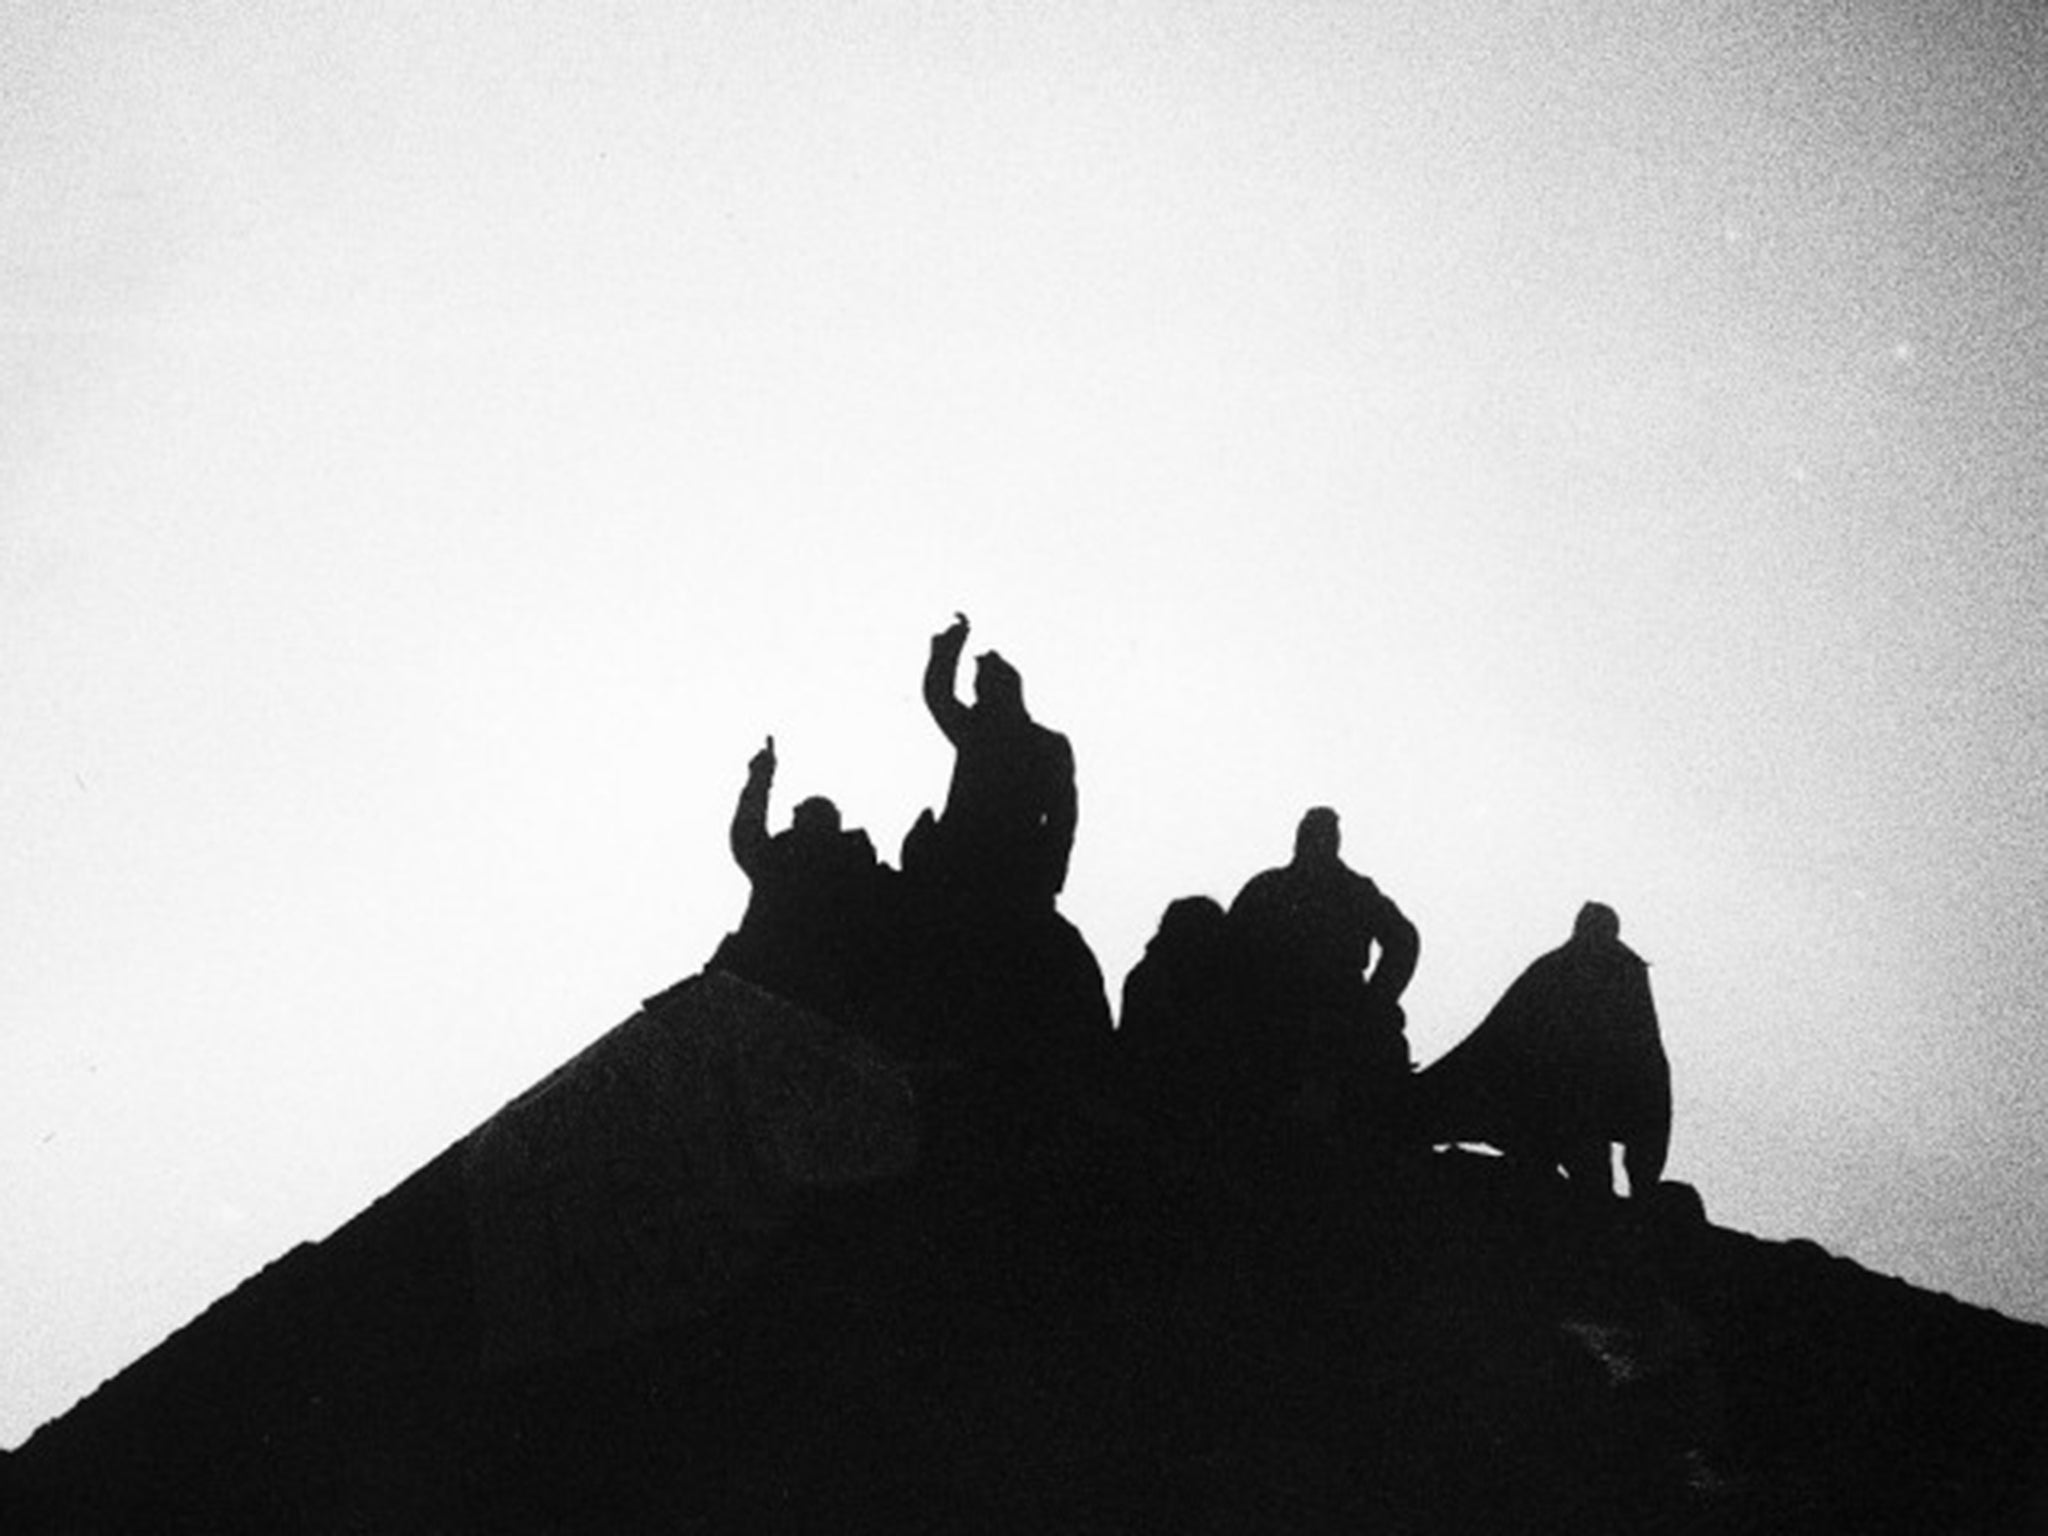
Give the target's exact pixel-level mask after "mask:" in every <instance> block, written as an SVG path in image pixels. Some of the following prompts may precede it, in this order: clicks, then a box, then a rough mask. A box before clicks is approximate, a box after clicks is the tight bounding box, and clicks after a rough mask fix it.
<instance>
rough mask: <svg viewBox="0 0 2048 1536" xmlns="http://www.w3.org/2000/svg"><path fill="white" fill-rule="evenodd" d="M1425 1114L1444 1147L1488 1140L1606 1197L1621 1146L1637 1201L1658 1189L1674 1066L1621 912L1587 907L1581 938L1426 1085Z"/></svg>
mask: <svg viewBox="0 0 2048 1536" xmlns="http://www.w3.org/2000/svg"><path fill="white" fill-rule="evenodd" d="M1415 1112H1416V1117H1417V1122H1418V1127H1419V1129H1420V1130H1421V1131H1422V1132H1423V1134H1425V1135H1426V1136H1427V1137H1428V1139H1429V1140H1431V1141H1433V1142H1445V1141H1481V1142H1485V1143H1487V1144H1489V1145H1491V1146H1494V1147H1497V1148H1499V1149H1500V1150H1501V1151H1502V1152H1503V1153H1505V1154H1507V1155H1508V1156H1510V1157H1517V1158H1525V1159H1527V1160H1529V1161H1531V1162H1534V1163H1537V1164H1540V1165H1541V1166H1543V1167H1544V1168H1557V1167H1562V1168H1563V1169H1564V1170H1565V1172H1566V1174H1567V1175H1568V1176H1569V1177H1570V1178H1571V1180H1572V1182H1573V1183H1574V1184H1583V1185H1586V1186H1588V1187H1590V1188H1594V1189H1597V1190H1599V1191H1601V1192H1602V1193H1605V1194H1611V1193H1613V1187H1614V1184H1613V1180H1614V1174H1613V1156H1612V1153H1611V1151H1610V1147H1611V1145H1612V1144H1613V1143H1616V1142H1619V1143H1620V1144H1621V1147H1622V1157H1623V1166H1624V1167H1625V1168H1626V1170H1627V1173H1628V1186H1629V1194H1630V1195H1631V1197H1633V1198H1636V1199H1642V1198H1644V1197H1646V1196H1647V1195H1649V1193H1650V1192H1651V1191H1652V1190H1654V1189H1655V1188H1656V1186H1657V1181H1658V1180H1659V1179H1660V1178H1661V1177H1662V1176H1663V1173H1664V1158H1665V1154H1666V1152H1667V1151H1668V1149H1669V1147H1670V1143H1671V1066H1670V1063H1669V1062H1668V1060H1667V1059H1666V1058H1665V1055H1664V1042H1663V1039H1662V1037H1661V1036H1660V1034H1659V1033H1658V1029H1657V1009H1656V1005H1655V1004H1654V1003H1653V1002H1652V1001H1651V998H1650V974H1649V967H1648V965H1647V964H1645V963H1644V961H1643V959H1642V957H1641V956H1640V955H1638V954H1636V952H1635V951H1634V950H1632V949H1630V948H1629V947H1628V946H1627V945H1626V944H1624V943H1622V942H1621V919H1620V918H1619V917H1617V916H1616V915H1615V912H1614V909H1613V908H1612V907H1608V906H1604V905H1602V904H1601V903H1599V902H1597V901H1589V902H1587V903H1586V904H1585V905H1584V906H1583V907H1581V908H1580V909H1579V915H1578V920H1577V921H1576V922H1575V923H1574V924H1573V927H1572V936H1571V938H1570V940H1569V941H1567V942H1566V943H1565V944H1564V945H1562V946H1561V947H1559V948H1557V949H1554V950H1552V951H1550V953H1548V954H1546V955H1543V956H1541V957H1540V958H1538V959H1537V960H1536V961H1535V962H1534V963H1533V964H1531V965H1530V966H1529V968H1528V969H1527V970H1525V971H1524V972H1522V974H1521V975H1520V976H1519V977H1517V978H1516V979H1515V982H1514V984H1513V985H1512V986H1510V987H1509V988H1508V989H1507V991H1506V992H1505V993H1503V994H1502V996H1501V999H1500V1001H1499V1002H1498V1003H1496V1004H1494V1006H1493V1009H1492V1011H1491V1012H1489V1013H1488V1014H1487V1016H1486V1017H1485V1019H1483V1020H1482V1021H1481V1022H1480V1024H1479V1027H1478V1028H1477V1029H1475V1030H1473V1031H1472V1033H1471V1034H1470V1035H1467V1036H1466V1037H1465V1039H1463V1040H1462V1041H1460V1042H1459V1043H1458V1044H1457V1045H1456V1046H1454V1047H1452V1048H1451V1050H1450V1051H1448V1052H1447V1053H1445V1055H1444V1056H1443V1057H1442V1058H1441V1059H1440V1060H1438V1061H1436V1062H1434V1063H1433V1064H1431V1066H1430V1067H1429V1068H1428V1069H1427V1070H1426V1071H1424V1072H1423V1073H1421V1074H1420V1075H1419V1076H1418V1077H1417V1078H1416V1111H1415Z"/></svg>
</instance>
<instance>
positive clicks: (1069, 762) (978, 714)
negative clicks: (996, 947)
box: [904, 614, 1078, 907]
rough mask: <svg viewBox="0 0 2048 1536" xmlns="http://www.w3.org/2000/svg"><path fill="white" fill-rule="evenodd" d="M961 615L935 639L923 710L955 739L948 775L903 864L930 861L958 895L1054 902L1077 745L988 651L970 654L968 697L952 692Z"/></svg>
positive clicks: (1062, 878) (1072, 814)
mask: <svg viewBox="0 0 2048 1536" xmlns="http://www.w3.org/2000/svg"><path fill="white" fill-rule="evenodd" d="M966 644H967V617H966V615H965V614H956V615H954V620H953V623H952V625H951V626H950V627H948V628H947V629H945V630H943V631H942V632H940V633H939V634H937V635H934V636H933V637H932V648H931V659H930V661H929V662H928V663H927V664H926V666H925V672H924V701H925V707H926V708H927V709H929V710H930V711H931V715H932V719H933V720H934V721H936V722H937V724H938V727H939V729H940V730H941V731H942V732H944V733H945V737H946V740H947V741H949V742H951V743H952V744H953V754H954V755H953V779H952V783H951V785H950V786H949V787H948V789H947V791H946V805H945V809H944V810H943V811H942V812H941V813H940V815H939V816H938V818H937V821H936V823H934V822H933V821H932V819H931V815H930V813H929V812H926V813H925V816H924V817H922V818H920V820H919V822H918V825H917V826H916V827H915V828H913V829H912V831H911V836H910V839H909V841H908V842H907V843H906V845H905V848H904V868H905V872H906V873H909V872H910V869H911V865H912V864H913V863H917V862H923V861H929V864H930V865H931V866H935V867H933V868H932V869H931V870H930V872H931V873H934V874H936V876H937V878H938V880H939V882H940V883H941V884H942V885H944V886H946V887H948V888H950V889H951V890H952V891H953V892H954V893H955V894H958V895H965V896H967V897H969V898H970V899H973V898H986V899H990V900H993V901H994V902H996V903H998V904H1001V905H1013V904H1014V905H1019V906H1025V907H1032V906H1040V905H1042V906H1046V907H1050V906H1051V905H1052V904H1053V902H1054V900H1055V899H1056V898H1057V897H1058V895H1059V893H1060V891H1061V890H1062V889H1064V888H1065V886H1066V883H1067V862H1068V860H1069V858H1070V857H1071V856H1072V854H1073V850H1074V825H1075V821H1076V817H1077V812H1078V804H1077V800H1076V796H1075V791H1074V749H1073V747H1072V746H1070V745H1069V744H1068V741H1067V738H1066V737H1064V736H1062V735H1061V734H1060V733H1059V732H1058V731H1053V730H1048V729H1047V728H1046V727H1044V726H1042V725H1040V724H1038V723H1037V722H1036V721H1035V720H1033V719H1032V718H1031V715H1030V713H1029V712H1028V711H1027V710H1026V709H1025V707H1024V680H1023V679H1022V678H1021V677H1020V676H1018V673H1017V669H1016V668H1015V667H1013V666H1011V665H1010V664H1009V663H1008V662H1007V661H1005V660H1003V658H1002V657H1001V656H998V655H997V654H996V653H995V652H994V651H987V652H984V653H983V654H982V655H981V656H979V657H977V658H976V659H975V669H974V703H973V704H972V705H971V706H970V705H966V704H963V703H961V702H960V700H959V699H958V697H956V696H955V694H954V691H953V688H954V676H955V674H956V673H957V672H958V670H959V665H960V653H961V651H962V650H963V649H964V648H965V646H966Z"/></svg>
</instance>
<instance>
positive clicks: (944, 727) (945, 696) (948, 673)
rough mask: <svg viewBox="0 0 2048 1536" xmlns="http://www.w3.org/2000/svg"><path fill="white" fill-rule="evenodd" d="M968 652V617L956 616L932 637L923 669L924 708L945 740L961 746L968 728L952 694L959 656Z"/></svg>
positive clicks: (961, 707) (963, 711) (963, 710)
mask: <svg viewBox="0 0 2048 1536" xmlns="http://www.w3.org/2000/svg"><path fill="white" fill-rule="evenodd" d="M966 648H967V615H966V614H964V613H956V614H954V615H953V622H952V623H951V624H949V625H948V626H947V627H946V628H944V629H942V630H940V631H939V633H937V634H936V635H933V636H932V654H931V659H930V660H929V661H927V662H926V663H925V666H924V707H925V708H926V709H928V710H930V711H931V712H932V719H933V720H935V721H937V722H938V726H939V729H940V730H941V731H943V732H944V733H945V736H946V740H948V741H950V742H952V743H953V744H954V745H955V746H958V745H959V744H960V733H961V731H962V730H964V729H965V728H966V725H967V717H968V716H967V706H966V705H965V704H962V703H961V702H960V699H959V696H958V695H957V694H955V693H954V691H953V679H954V677H955V676H956V674H958V672H959V670H960V653H961V652H962V651H963V650H965V649H966Z"/></svg>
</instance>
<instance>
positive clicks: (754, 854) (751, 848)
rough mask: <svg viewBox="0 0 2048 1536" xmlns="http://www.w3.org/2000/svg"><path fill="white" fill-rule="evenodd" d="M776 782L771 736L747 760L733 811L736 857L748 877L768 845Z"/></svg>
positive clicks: (773, 748)
mask: <svg viewBox="0 0 2048 1536" xmlns="http://www.w3.org/2000/svg"><path fill="white" fill-rule="evenodd" d="M774 783H775V738H774V737H773V736H770V737H769V738H768V740H767V741H766V742H765V743H764V744H763V745H762V747H761V750H760V751H758V752H756V753H755V754H754V755H753V757H752V758H750V759H749V760H748V762H747V782H746V787H745V788H743V789H741V791H740V799H739V804H738V805H736V806H734V807H733V813H732V858H733V862H734V863H735V864H737V865H739V867H740V869H741V870H742V871H743V872H744V873H745V874H746V876H747V878H748V879H750V880H751V879H752V878H753V877H754V871H755V869H756V868H757V867H758V866H759V864H760V861H761V850H762V849H764V848H766V847H767V846H768V791H769V789H770V787H771V786H772V785H773V784H774Z"/></svg>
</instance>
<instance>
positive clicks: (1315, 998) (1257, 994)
mask: <svg viewBox="0 0 2048 1536" xmlns="http://www.w3.org/2000/svg"><path fill="white" fill-rule="evenodd" d="M1340 847H1341V835H1340V831H1339V826H1338V821H1337V813H1336V812H1335V811H1333V810H1331V809H1330V808H1329V807H1328V806H1316V807H1314V808H1313V809H1311V810H1309V811H1308V812H1306V813H1305V814H1304V815H1303V816H1302V818H1301V822H1300V824H1299V825H1298V826H1297V828H1296V829H1295V835H1294V858H1293V859H1292V860H1291V861H1290V862H1289V863H1287V864H1285V865H1282V866H1281V867H1279V868H1277V869H1269V870H1266V871H1265V872H1264V873H1262V874H1258V875H1254V876H1253V877H1252V878H1251V880H1249V881H1248V882H1247V883H1246V884H1245V887H1244V889H1243V890H1241V891H1239V892H1238V893H1237V899H1236V900H1235V901H1233V902H1232V903H1231V904H1230V926H1231V931H1232V937H1233V940H1234V943H1235V946H1236V949H1237V952H1238V954H1239V955H1240V956H1241V957H1242V961H1243V965H1244V982H1245V988H1246V995H1247V998H1248V1002H1249V1006H1250V1010H1251V1012H1252V1014H1253V1016H1254V1017H1255V1018H1256V1019H1257V1020H1258V1021H1259V1028H1260V1029H1262V1030H1263V1031H1264V1032H1265V1033H1266V1035H1267V1036H1268V1037H1269V1038H1268V1044H1267V1046H1266V1051H1265V1054H1266V1057H1267V1059H1268V1060H1269V1061H1271V1062H1272V1063H1273V1064H1274V1069H1275V1072H1276V1077H1275V1079H1274V1081H1275V1082H1276V1084H1277V1085H1278V1088H1277V1092H1278V1102H1277V1103H1275V1104H1274V1105H1273V1106H1272V1107H1273V1108H1274V1109H1276V1110H1277V1111H1279V1112H1280V1114H1281V1115H1282V1116H1284V1117H1285V1118H1286V1119H1288V1120H1291V1121H1293V1122H1295V1123H1296V1124H1298V1125H1300V1126H1301V1127H1302V1128H1303V1129H1305V1130H1307V1131H1309V1132H1311V1133H1312V1134H1313V1135H1315V1136H1318V1137H1320V1138H1322V1139H1324V1140H1326V1141H1333V1142H1334V1143H1335V1144H1336V1146H1337V1147H1338V1148H1339V1149H1343V1148H1349V1149H1351V1150H1353V1151H1362V1150H1367V1149H1368V1148H1372V1147H1386V1146H1393V1145H1398V1144H1399V1143H1400V1142H1401V1140H1402V1137H1401V1136H1400V1133H1399V1124H1398V1117H1399V1114H1400V1111H1401V1107H1402V1095H1403V1093H1404V1090H1405V1089H1406V1087H1407V1084H1408V1073H1409V1067H1410V1061H1409V1055H1408V1038H1407V1035H1406V1034H1405V1032H1404V1031H1405V1027H1406V1019H1405V1017H1404V1016H1403V1014H1402V1012H1401V1001H1400V999H1401V993H1402V990H1403V989H1404V988H1405V987H1406V986H1407V985H1408V982H1409V979H1410V978H1411V977H1412V976H1414V974H1415V964H1416V960H1417V958H1418V957H1419V955H1420V952H1421V940H1420V937H1419V936H1418V935H1417V933H1416V931H1415V925H1414V924H1413V923H1411V922H1410V921H1409V920H1408V919H1407V917H1406V916H1404V915H1403V913H1402V911H1401V909H1400V908H1399V907H1397V906H1395V905H1394V902H1393V900H1392V898H1390V897H1389V896H1387V895H1386V893H1385V892H1383V891H1381V890H1380V888H1379V887H1378V886H1377V885H1375V884H1374V883H1373V882H1372V881H1371V880H1370V879H1368V878H1367V877H1366V876H1364V875H1361V874H1359V873H1358V872H1357V871H1355V870H1353V869H1351V868H1350V867H1349V866H1348V865H1346V864H1345V862H1344V860H1343V859H1342V858H1341V857H1340V856H1339V849H1340Z"/></svg>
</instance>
